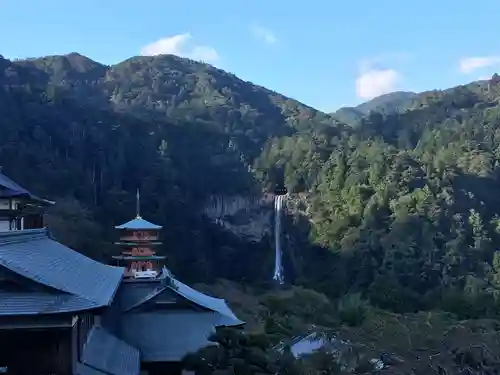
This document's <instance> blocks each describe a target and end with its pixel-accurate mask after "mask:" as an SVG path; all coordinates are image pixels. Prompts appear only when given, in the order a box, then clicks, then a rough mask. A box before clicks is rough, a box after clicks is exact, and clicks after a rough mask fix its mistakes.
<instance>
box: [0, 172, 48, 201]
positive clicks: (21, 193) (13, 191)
mask: <svg viewBox="0 0 500 375" xmlns="http://www.w3.org/2000/svg"><path fill="white" fill-rule="evenodd" d="M0 186H1V187H3V189H1V190H0V198H14V197H26V198H29V199H31V200H34V201H37V202H42V203H46V204H54V203H55V202H52V201H49V200H47V199H43V198H40V197H38V196H36V195H34V194H32V193H31V192H29V191H28V190H26V189H25V188H23V187H22V186H21V185H19V184H18V183H16V182H14V181H12V180H11V179H10V178H8V177H7V176H6V175H4V174H3V173H0Z"/></svg>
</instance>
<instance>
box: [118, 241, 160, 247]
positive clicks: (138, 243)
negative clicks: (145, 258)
mask: <svg viewBox="0 0 500 375" xmlns="http://www.w3.org/2000/svg"><path fill="white" fill-rule="evenodd" d="M161 244H162V242H161V241H133V242H132V241H123V240H120V241H117V242H115V245H118V246H134V247H145V246H146V245H147V246H158V245H161Z"/></svg>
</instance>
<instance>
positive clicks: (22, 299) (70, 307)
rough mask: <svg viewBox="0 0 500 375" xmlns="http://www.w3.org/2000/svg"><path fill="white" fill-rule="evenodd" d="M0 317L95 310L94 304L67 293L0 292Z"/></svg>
mask: <svg viewBox="0 0 500 375" xmlns="http://www.w3.org/2000/svg"><path fill="white" fill-rule="evenodd" d="M0 301H2V304H0V316H14V315H17V316H18V315H37V314H55V313H66V312H68V313H69V312H76V311H82V310H88V309H92V308H95V307H96V305H95V303H94V302H92V301H89V300H87V299H84V298H81V297H78V296H75V295H73V294H69V293H62V292H61V293H8V292H0Z"/></svg>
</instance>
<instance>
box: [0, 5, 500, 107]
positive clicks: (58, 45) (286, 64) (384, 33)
mask: <svg viewBox="0 0 500 375" xmlns="http://www.w3.org/2000/svg"><path fill="white" fill-rule="evenodd" d="M499 14H500V1H498V0H478V1H470V0H454V1H449V0H448V1H445V0H441V1H436V0H434V1H430V0H420V1H418V2H408V1H401V0H399V1H396V0H379V1H368V0H363V1H361V0H349V1H347V0H346V1H339V0H329V1H327V0H308V1H298V0H288V1H284V0H246V1H239V0H232V1H229V0H211V1H204V0H186V1H171V0H163V1H160V0H141V1H130V0H121V1H118V0H99V1H98V0H86V1H78V2H77V1H68V0H64V1H63V0H0V54H2V55H4V56H5V57H7V58H23V57H35V56H42V55H50V54H65V53H69V52H79V53H81V54H84V55H86V56H88V57H90V58H92V59H94V60H97V61H99V62H102V63H106V64H113V63H117V62H119V61H121V60H124V59H126V58H128V57H130V56H134V55H138V54H141V53H142V54H157V53H174V54H178V55H181V56H186V57H191V58H194V59H201V60H204V61H207V62H210V63H213V64H214V65H216V66H217V67H220V68H222V69H225V70H228V71H230V72H232V73H234V74H236V75H238V76H239V77H241V78H243V79H245V80H249V81H252V82H254V83H257V84H259V85H262V86H265V87H267V88H270V89H272V90H275V91H278V92H280V93H283V94H285V95H288V96H291V97H293V98H295V99H297V100H300V101H302V102H304V103H306V104H308V105H311V106H314V107H316V108H318V109H321V110H325V111H333V110H335V109H337V108H338V107H340V106H343V105H354V104H358V103H360V102H363V101H365V100H367V99H369V98H370V97H373V96H376V95H378V94H381V93H384V92H390V91H393V90H413V91H424V90H428V89H433V88H446V87H451V86H455V85H458V84H462V83H466V82H469V81H473V80H476V79H479V78H482V77H485V76H491V74H492V73H493V72H495V71H500V22H499V21H498V15H499Z"/></svg>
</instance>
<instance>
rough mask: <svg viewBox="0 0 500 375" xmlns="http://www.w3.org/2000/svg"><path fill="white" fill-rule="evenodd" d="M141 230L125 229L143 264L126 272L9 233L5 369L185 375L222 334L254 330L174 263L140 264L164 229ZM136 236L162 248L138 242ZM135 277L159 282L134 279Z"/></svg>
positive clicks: (4, 264)
mask: <svg viewBox="0 0 500 375" xmlns="http://www.w3.org/2000/svg"><path fill="white" fill-rule="evenodd" d="M3 181H4V183H5V181H10V180H8V179H7V180H3ZM10 182H12V181H10ZM2 186H4V188H6V189H11V190H14V189H12V187H13V186H16V189H18V188H19V186H18V185H17V184H14V185H9V186H5V185H2ZM16 197H21V195H17V196H16ZM22 197H23V198H24V199H27V200H29V199H33V197H34V196H33V195H31V194H30V193H28V192H24V193H23V195H22ZM47 202H48V201H47ZM51 203H52V202H51ZM47 204H49V203H47ZM138 206H139V205H138ZM137 213H138V212H137ZM137 216H138V217H136V218H135V219H134V220H136V222H137V221H138V222H139V223H141V221H142V220H143V219H141V218H140V215H137ZM134 220H132V221H131V222H134ZM131 222H129V223H126V224H124V225H123V226H118V230H119V231H123V233H122V236H121V240H120V241H119V242H127V241H128V242H127V245H121V244H120V245H119V246H120V247H121V248H122V249H125V250H122V257H126V256H131V257H135V258H130V259H126V258H119V259H117V260H118V261H123V262H125V265H126V268H125V267H117V266H112V265H105V264H102V263H99V262H97V261H94V260H92V259H90V258H87V257H85V256H84V255H82V254H80V253H78V252H76V251H74V250H72V249H70V248H68V247H66V246H64V245H62V244H61V243H59V242H57V241H56V240H55V239H54V238H53V237H52V236H51V234H50V232H49V231H48V230H47V229H46V228H37V229H26V228H24V229H23V228H20V229H17V230H6V231H4V232H0V301H1V303H0V343H1V344H3V345H2V351H0V368H2V369H5V372H6V373H8V374H20V375H24V374H26V375H28V374H29V375H37V374H56V375H69V374H72V375H138V374H139V373H140V372H141V373H143V374H152V375H154V374H160V373H161V374H164V373H171V374H181V373H182V359H183V358H184V356H185V355H186V354H188V353H190V352H194V351H196V350H198V349H200V348H202V347H204V346H206V345H211V343H210V342H209V341H208V337H209V335H210V334H211V333H212V332H214V331H215V329H216V328H217V327H219V326H241V325H242V324H244V323H243V322H242V321H241V320H239V319H238V318H237V317H236V316H235V314H234V313H233V312H232V311H231V309H230V308H229V307H228V306H227V304H226V302H225V301H224V300H222V299H218V298H213V297H210V296H208V295H205V294H203V293H200V292H198V291H196V290H195V289H193V288H191V287H189V286H187V285H186V284H184V283H182V282H181V281H179V280H178V279H177V278H175V277H174V275H173V274H172V273H171V272H170V270H168V269H167V268H166V267H165V265H162V264H161V263H160V262H161V261H162V260H163V259H164V257H160V258H152V259H151V257H152V256H156V255H154V252H153V254H151V253H148V252H147V251H146V254H147V255H146V254H144V251H143V250H136V255H134V250H133V249H141V248H149V249H150V250H149V251H150V252H152V250H151V247H148V246H149V245H150V244H149V243H148V245H145V244H144V241H152V242H156V241H157V240H158V239H159V230H160V228H161V227H160V226H157V225H154V224H151V223H149V225H150V227H148V228H147V229H146V230H145V228H144V223H141V225H142V226H141V227H135V226H134V225H133V223H132V224H130V223H131ZM144 222H146V223H148V222H147V221H145V220H144ZM134 231H139V232H143V231H145V232H147V233H148V235H150V236H153V237H154V236H156V239H148V240H145V239H144V237H141V240H142V241H143V242H141V241H137V239H136V238H135V237H137V238H139V237H140V236H139V235H137V236H136V235H135V234H134ZM131 233H132V234H131ZM130 237H132V238H130ZM129 243H133V244H134V245H131V244H129ZM127 249H130V250H127ZM140 251H142V255H137V254H138V253H139V252H140ZM123 252H130V255H123ZM141 256H147V257H149V258H150V259H147V260H146V259H144V258H137V257H141ZM153 261H154V262H153ZM133 262H136V264H135V265H134V264H133ZM139 262H143V263H139ZM148 262H151V263H148ZM151 266H152V267H151ZM132 270H136V271H134V272H147V271H155V272H157V274H156V276H155V277H145V278H141V277H134V274H133V271H132ZM138 270H141V271H138ZM136 276H137V275H136Z"/></svg>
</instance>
